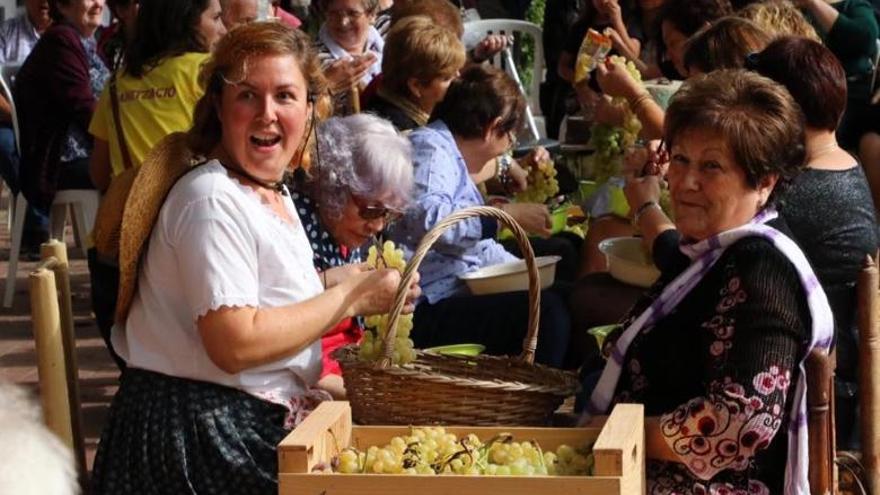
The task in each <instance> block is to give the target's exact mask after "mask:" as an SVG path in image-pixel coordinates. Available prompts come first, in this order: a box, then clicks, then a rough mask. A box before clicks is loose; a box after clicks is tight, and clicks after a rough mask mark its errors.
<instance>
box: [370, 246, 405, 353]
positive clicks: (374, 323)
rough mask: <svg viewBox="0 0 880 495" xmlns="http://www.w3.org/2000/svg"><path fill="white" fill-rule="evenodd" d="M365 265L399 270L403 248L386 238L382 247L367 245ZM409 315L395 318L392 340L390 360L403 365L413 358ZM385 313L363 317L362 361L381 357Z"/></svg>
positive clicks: (402, 258) (403, 260)
mask: <svg viewBox="0 0 880 495" xmlns="http://www.w3.org/2000/svg"><path fill="white" fill-rule="evenodd" d="M366 262H367V264H368V265H370V266H372V267H374V268H393V269H396V270H398V271H399V272H400V273H403V271H404V270H405V269H406V258H404V256H403V250H402V249H397V248H396V246H395V245H394V243H393V242H391V241H385V243H384V244H382V250H381V251H379V249H377V248H376V246H370V249H369V250H367V261H366ZM412 318H413V317H412V315H411V314H408V315H401V316H400V317H399V318H398V320H397V322H398V323H397V334H396V338H395V339H394V350H393V351H392V362H393V363H394V364H397V365H404V364H407V363H411V362H413V361H415V360H416V353H415V349H414V344H413V342H412V340H410V339H409V335H410V332H411V331H412V328H413V321H412ZM388 320H389V318H388V315H371V316H367V317H365V318H364V326H365V327H366V330H367V331H366V332H364V338H363V340H362V341H361V347H360V351H359V353H358V356H359V357H360V359H361V360H362V361H378V360H380V359H382V357H383V356H384V352H383V351H384V349H383V345H384V342H385V336H386V335H387V334H388Z"/></svg>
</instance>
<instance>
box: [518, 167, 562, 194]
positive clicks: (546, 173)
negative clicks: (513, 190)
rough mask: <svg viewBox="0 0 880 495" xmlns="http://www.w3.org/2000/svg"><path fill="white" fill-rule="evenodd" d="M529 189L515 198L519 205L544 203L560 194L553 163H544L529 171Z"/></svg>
mask: <svg viewBox="0 0 880 495" xmlns="http://www.w3.org/2000/svg"><path fill="white" fill-rule="evenodd" d="M527 181H528V187H527V188H526V190H525V191H522V192H519V193H517V194H516V195H515V196H514V197H515V199H516V201H517V202H519V203H544V202H546V201H547V200H548V199H550V198H552V197H554V196H556V195H557V194H558V193H559V182H558V181H557V180H556V166H555V165H554V164H553V161H551V160H546V161H542V162H540V163H538V164H536V165H535V166H533V167H531V168H530V169H529V175H528V177H527Z"/></svg>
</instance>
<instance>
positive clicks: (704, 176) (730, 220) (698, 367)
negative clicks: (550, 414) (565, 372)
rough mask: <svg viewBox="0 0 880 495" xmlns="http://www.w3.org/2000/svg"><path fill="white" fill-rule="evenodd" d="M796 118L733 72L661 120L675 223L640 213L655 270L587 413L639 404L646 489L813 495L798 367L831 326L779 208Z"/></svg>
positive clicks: (762, 82)
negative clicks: (642, 416) (645, 418)
mask: <svg viewBox="0 0 880 495" xmlns="http://www.w3.org/2000/svg"><path fill="white" fill-rule="evenodd" d="M803 120H804V119H803V116H802V114H801V111H800V109H799V107H798V106H797V104H796V103H795V102H794V100H793V99H792V97H791V96H790V95H789V93H788V92H787V91H786V90H785V88H784V87H782V86H781V85H779V84H777V83H774V82H773V81H771V80H769V79H767V78H764V77H762V76H759V75H757V74H754V73H748V72H745V71H731V70H727V71H716V72H713V73H711V74H709V75H706V76H701V77H698V78H695V79H694V80H691V81H688V83H687V84H686V86H685V87H684V88H683V89H682V90H681V91H680V92H679V93H678V94H677V95H676V97H675V99H674V100H673V103H672V105H671V106H670V108H669V111H668V113H667V115H666V122H665V129H664V135H665V140H666V143H667V145H668V146H669V151H670V157H671V163H670V166H669V171H668V173H667V179H668V181H669V190H670V193H671V198H672V204H673V209H674V211H675V223H674V224H672V223H670V222H669V221H668V220H666V221H665V222H664V221H662V220H663V219H665V217H661V215H662V212H661V210H660V208H659V207H658V206H657V204H656V203H655V202H653V201H648V202H646V203H645V204H642V205H639V206H637V207H636V211H637V213H636V218H637V220H636V221H638V219H640V218H643V217H644V218H650V217H652V216H656V218H654V219H653V220H651V221H648V222H645V224H646V225H652V226H653V227H652V228H655V229H657V231H655V232H646V238H647V239H653V244H652V246H650V247H651V248H652V250H653V256H654V259H655V261H656V262H657V264H658V266H659V268H660V269H661V272H662V276H661V278H660V280H659V281H658V282H657V284H655V285H654V287H652V288H651V289H650V290H649V291H648V293H647V294H646V296H645V297H644V298H643V299H642V300H641V301H640V302H639V303H637V304H636V306H635V307H634V308H633V310H632V311H631V313H630V314H629V316H628V317H627V318H626V319H625V320H624V324H623V325H622V331H621V332H618V333H616V334H615V335H612V337H611V338H610V339H609V342H608V343H607V344H606V348H605V350H606V354H608V356H609V357H608V363H607V365H606V367H605V369H604V370H603V372H602V375H601V377H600V378H599V382H598V384H597V385H596V387H595V389H594V390H593V393H592V396H591V397H590V404H589V406H588V409H589V412H590V413H594V414H601V413H604V412H606V411H607V410H608V409H609V408H610V407H611V406H612V405H613V404H615V403H618V402H638V403H642V404H644V405H645V413H646V415H648V416H650V418H649V419H648V421H647V422H646V425H647V426H646V441H647V454H648V457H649V462H648V490H647V492H648V493H651V494H667V493H676V494H697V493H699V494H703V493H706V494H721V493H743V494H745V493H749V494H753V493H766V494H769V493H774V494H776V493H785V494H806V493H809V487H808V482H807V466H808V461H809V460H808V458H807V437H806V424H805V422H804V418H805V411H806V377H805V371H804V359H805V357H806V356H807V355H808V354H809V352H810V351H811V350H812V349H813V348H819V349H827V348H828V347H829V345H830V343H831V338H832V332H833V325H834V324H833V318H832V313H831V310H830V307H829V305H828V301H827V299H826V297H825V294H824V292H823V291H822V289H821V286H820V285H819V282H818V280H817V279H816V277H815V275H814V274H813V270H812V268H811V267H810V264H809V262H808V261H807V258H806V257H805V255H804V254H803V252H802V251H801V250H800V248H799V247H798V246H797V244H795V243H794V241H792V240H791V238H790V234H789V231H788V229H787V227H786V226H785V224H784V222H783V221H782V220H781V219H780V218H779V217H778V214H777V212H776V209H775V207H774V206H775V198H777V197H778V196H779V194H780V193H781V192H782V191H783V190H784V189H785V187H786V186H787V184H788V183H789V181H790V180H791V179H792V177H794V176H795V175H796V174H797V173H798V172H799V171H800V169H801V168H802V164H803V162H804V130H803ZM640 180H644V181H653V182H655V183H659V177H647V178H644V179H640ZM585 420H586V418H585Z"/></svg>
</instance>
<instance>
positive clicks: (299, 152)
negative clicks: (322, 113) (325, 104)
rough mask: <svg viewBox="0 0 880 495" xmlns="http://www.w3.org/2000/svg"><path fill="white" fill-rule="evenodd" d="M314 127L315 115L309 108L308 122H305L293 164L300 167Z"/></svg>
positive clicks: (311, 108)
mask: <svg viewBox="0 0 880 495" xmlns="http://www.w3.org/2000/svg"><path fill="white" fill-rule="evenodd" d="M310 99H311V98H310ZM314 127H315V113H314V110H313V107H311V106H310V108H309V116H308V121H307V122H306V130H305V132H304V133H303V139H302V143H301V144H300V145H299V150H297V152H296V159H295V160H294V162H295V163H296V164H297V165H302V160H303V156H305V154H306V148H307V147H308V145H309V138H310V137H311V135H312V130H313V129H314Z"/></svg>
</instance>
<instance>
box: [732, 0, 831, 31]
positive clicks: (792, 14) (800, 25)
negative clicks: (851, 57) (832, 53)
mask: <svg viewBox="0 0 880 495" xmlns="http://www.w3.org/2000/svg"><path fill="white" fill-rule="evenodd" d="M736 15H737V16H739V17H743V18H745V19H748V20H750V21H752V22H754V23H755V24H757V25H759V26H761V27H762V28H763V29H764V30H765V31H767V32H768V33H770V35H771V36H787V35H792V36H802V37H804V38H809V39H811V40H813V41H820V38H819V34H818V33H817V32H816V28H814V27H813V25H812V24H810V21H808V20H807V18H806V17H804V14H803V12H801V11H800V9H798V8H797V7H796V6H795V5H794V4H793V3H791V2H789V1H788V0H767V1H764V2H756V3H752V4H749V5H746V6H745V7H743V8H742V9H740V10H739V11H738V12H737V13H736Z"/></svg>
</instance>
